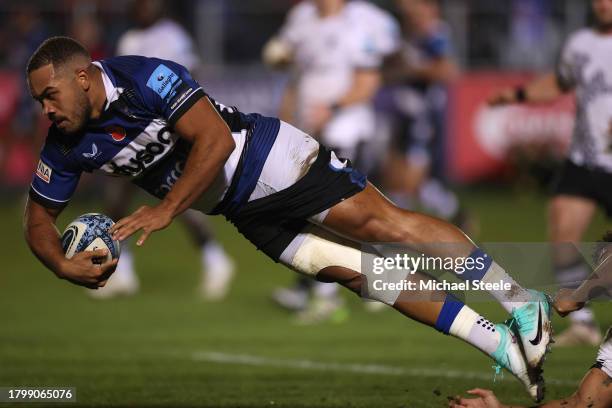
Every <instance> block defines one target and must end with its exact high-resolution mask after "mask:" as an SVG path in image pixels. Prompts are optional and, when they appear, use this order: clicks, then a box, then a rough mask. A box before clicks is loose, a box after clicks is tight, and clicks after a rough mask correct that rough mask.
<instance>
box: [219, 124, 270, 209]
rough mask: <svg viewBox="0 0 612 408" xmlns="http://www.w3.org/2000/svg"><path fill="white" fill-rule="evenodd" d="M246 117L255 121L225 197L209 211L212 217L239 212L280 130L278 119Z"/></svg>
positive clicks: (252, 188)
mask: <svg viewBox="0 0 612 408" xmlns="http://www.w3.org/2000/svg"><path fill="white" fill-rule="evenodd" d="M246 117H248V118H250V119H254V124H253V127H252V131H251V135H249V136H247V140H246V143H245V146H244V149H243V150H242V156H241V158H240V163H239V164H238V168H237V169H236V172H235V173H234V177H233V179H232V183H231V185H230V187H229V189H228V190H227V193H226V195H225V197H224V198H223V200H222V201H221V202H220V203H219V204H218V205H217V206H216V207H215V208H214V209H213V210H212V212H211V214H223V215H225V217H226V218H228V219H231V218H232V216H233V215H235V214H236V213H237V212H238V211H240V208H241V207H242V205H243V204H245V203H246V202H247V201H248V200H249V197H250V196H251V194H252V193H253V190H255V186H256V185H257V180H259V176H260V175H261V172H262V170H263V167H264V164H265V163H266V160H267V158H268V155H269V154H270V150H272V146H273V145H274V142H275V141H276V137H277V136H278V132H279V130H280V120H279V119H276V118H268V117H265V116H261V115H259V114H251V115H247V116H246Z"/></svg>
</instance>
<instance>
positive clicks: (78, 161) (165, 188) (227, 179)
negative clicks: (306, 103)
mask: <svg viewBox="0 0 612 408" xmlns="http://www.w3.org/2000/svg"><path fill="white" fill-rule="evenodd" d="M94 64H95V65H96V66H98V67H99V68H100V69H101V70H102V77H103V81H104V87H105V91H106V95H107V100H106V106H105V109H104V111H103V113H102V115H101V117H100V118H99V119H97V120H91V121H89V122H88V123H87V126H86V128H85V129H84V130H83V131H82V132H81V133H80V134H76V135H64V134H62V133H61V132H60V131H59V130H58V129H57V128H56V127H55V126H54V125H52V126H51V127H50V128H49V133H48V135H47V139H46V142H45V145H44V147H43V149H42V152H41V154H40V161H39V163H38V165H37V168H36V171H35V174H34V176H33V181H32V184H31V188H30V197H31V198H32V200H34V201H36V202H37V203H40V204H41V205H43V206H45V207H48V208H62V207H63V206H65V205H66V204H67V203H68V202H69V200H70V198H71V197H72V195H73V193H74V190H75V189H76V186H77V184H78V181H79V178H80V175H81V173H82V172H83V171H86V172H92V171H96V170H100V171H103V172H104V173H106V174H108V175H111V176H123V177H129V178H130V179H131V180H132V182H133V183H134V184H136V185H138V186H140V187H141V188H143V189H144V190H146V191H148V192H149V193H151V194H152V195H154V196H155V197H157V198H160V199H163V197H165V195H166V194H167V193H168V192H169V191H170V190H171V188H172V186H173V185H174V183H175V182H176V180H177V179H178V178H179V177H180V176H181V174H182V170H183V167H184V164H185V161H186V159H187V156H188V154H189V151H190V149H191V144H190V143H189V142H187V141H185V140H184V139H181V138H180V137H179V135H177V134H176V133H174V131H173V125H174V124H175V123H176V122H177V121H178V119H179V118H180V117H181V116H182V115H183V114H184V113H185V112H187V111H188V110H189V108H191V107H192V106H193V105H194V104H195V103H196V101H198V100H199V99H201V98H203V97H207V98H209V99H210V101H211V102H212V103H213V105H214V106H215V108H216V110H217V112H218V113H219V114H220V115H221V117H222V118H223V120H224V121H225V122H226V123H227V125H228V126H229V128H230V130H231V132H232V136H233V137H234V140H235V141H236V150H235V151H234V153H232V156H231V157H230V159H229V160H228V162H227V163H226V165H225V166H224V169H223V171H222V172H221V173H222V174H220V175H219V177H218V179H217V181H216V182H215V183H213V184H214V185H213V188H211V190H213V192H212V195H213V196H212V197H208V202H207V204H206V205H204V207H207V208H206V210H207V211H208V212H212V213H224V214H226V215H227V213H228V212H230V211H235V210H236V209H238V208H239V207H240V205H241V204H242V203H244V202H246V200H248V197H249V196H250V194H251V192H252V191H253V189H254V188H255V185H256V183H257V179H258V178H259V175H260V174H261V170H262V168H263V165H264V163H265V160H266V158H267V156H268V153H269V152H270V149H271V147H272V145H273V144H274V141H275V139H276V136H277V134H278V130H279V127H280V121H279V120H278V119H273V118H266V117H263V116H261V115H258V114H248V115H247V114H243V113H241V112H240V111H238V110H237V109H236V108H234V107H226V106H224V105H222V104H220V103H218V102H216V101H215V100H214V99H212V98H210V97H209V96H208V95H206V93H205V92H204V90H203V89H202V87H201V86H200V85H199V84H198V83H197V82H196V81H195V80H194V79H193V78H192V77H191V75H190V74H189V72H188V71H187V69H185V68H184V67H183V66H181V65H179V64H177V63H174V62H172V61H166V60H161V59H157V58H146V57H140V56H123V57H116V58H111V59H107V60H103V61H96V62H94Z"/></svg>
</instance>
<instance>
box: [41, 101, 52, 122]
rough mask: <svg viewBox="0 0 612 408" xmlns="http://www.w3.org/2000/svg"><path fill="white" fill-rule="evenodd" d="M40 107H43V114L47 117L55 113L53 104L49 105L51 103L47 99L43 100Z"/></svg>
mask: <svg viewBox="0 0 612 408" xmlns="http://www.w3.org/2000/svg"><path fill="white" fill-rule="evenodd" d="M42 108H43V114H44V115H45V116H47V117H48V118H49V119H51V118H52V116H53V115H55V108H54V107H53V105H51V103H49V102H47V101H43V106H42Z"/></svg>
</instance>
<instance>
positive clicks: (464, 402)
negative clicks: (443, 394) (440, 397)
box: [448, 388, 507, 408]
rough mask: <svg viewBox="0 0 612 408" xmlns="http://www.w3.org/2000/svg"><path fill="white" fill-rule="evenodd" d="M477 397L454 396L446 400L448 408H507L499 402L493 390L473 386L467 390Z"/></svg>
mask: <svg viewBox="0 0 612 408" xmlns="http://www.w3.org/2000/svg"><path fill="white" fill-rule="evenodd" d="M467 393H468V394H470V395H476V396H477V397H478V398H461V397H459V396H456V397H455V398H453V399H451V400H450V401H449V402H448V406H449V408H507V407H506V405H503V404H502V403H500V402H499V400H498V399H497V397H496V396H495V394H493V391H491V390H483V389H481V388H475V389H473V390H469V391H468V392H467Z"/></svg>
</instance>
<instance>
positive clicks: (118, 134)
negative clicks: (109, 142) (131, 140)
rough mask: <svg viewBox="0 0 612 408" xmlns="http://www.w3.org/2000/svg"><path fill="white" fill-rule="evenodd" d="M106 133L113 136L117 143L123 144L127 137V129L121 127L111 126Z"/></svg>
mask: <svg viewBox="0 0 612 408" xmlns="http://www.w3.org/2000/svg"><path fill="white" fill-rule="evenodd" d="M106 132H107V133H109V134H110V135H111V137H112V138H113V140H114V141H115V142H121V141H122V140H123V139H125V136H126V132H125V129H124V128H122V127H121V126H114V125H113V126H109V127H107V128H106Z"/></svg>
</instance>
